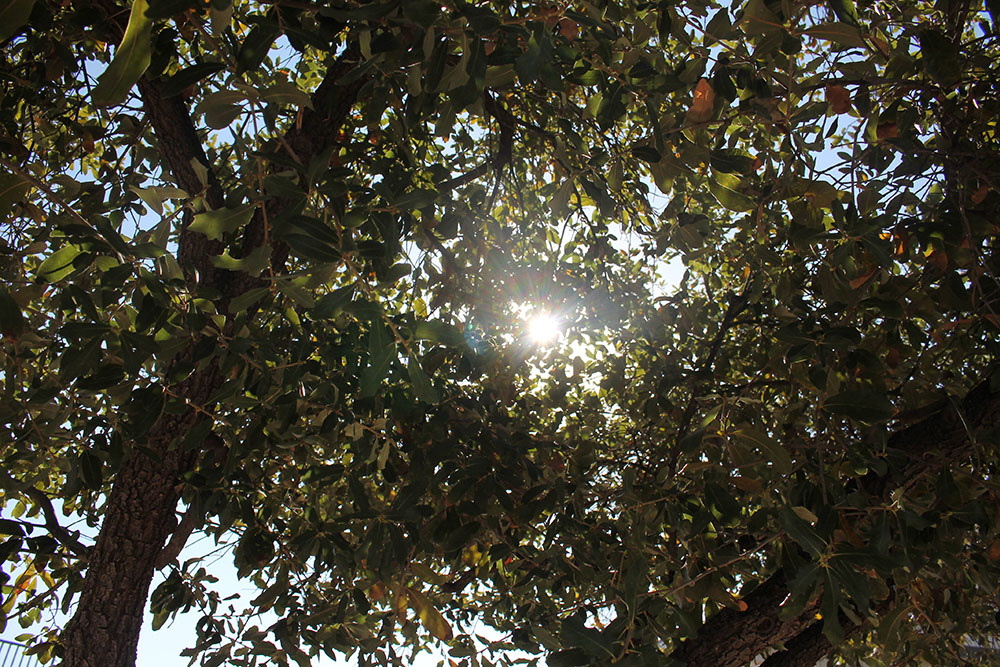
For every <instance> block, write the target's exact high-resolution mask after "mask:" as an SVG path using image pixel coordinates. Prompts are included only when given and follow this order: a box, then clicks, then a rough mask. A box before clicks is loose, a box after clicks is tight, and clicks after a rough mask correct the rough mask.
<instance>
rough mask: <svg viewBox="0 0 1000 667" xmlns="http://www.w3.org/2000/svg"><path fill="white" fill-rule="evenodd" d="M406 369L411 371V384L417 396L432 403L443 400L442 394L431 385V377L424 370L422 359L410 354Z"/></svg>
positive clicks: (408, 371)
mask: <svg viewBox="0 0 1000 667" xmlns="http://www.w3.org/2000/svg"><path fill="white" fill-rule="evenodd" d="M406 371H407V373H409V376H410V385H411V386H412V387H413V393H414V394H416V396H417V398H419V399H420V400H421V401H424V402H425V403H430V404H431V405H434V404H436V403H440V402H441V395H440V394H439V393H438V391H437V389H435V388H434V387H433V385H431V380H430V378H429V377H427V373H425V372H424V369H423V368H422V367H421V366H420V361H419V360H418V359H417V358H416V357H414V356H412V355H411V356H410V361H409V363H408V364H407V366H406Z"/></svg>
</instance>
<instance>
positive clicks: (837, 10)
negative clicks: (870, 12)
mask: <svg viewBox="0 0 1000 667" xmlns="http://www.w3.org/2000/svg"><path fill="white" fill-rule="evenodd" d="M830 9H832V10H833V13H834V15H835V16H836V17H837V18H838V19H839V20H840V21H842V22H843V23H846V24H847V25H851V26H854V27H855V28H860V27H861V24H860V23H858V9H857V7H855V6H854V0H830Z"/></svg>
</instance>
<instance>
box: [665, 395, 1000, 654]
mask: <svg viewBox="0 0 1000 667" xmlns="http://www.w3.org/2000/svg"><path fill="white" fill-rule="evenodd" d="M997 428H1000V387H994V386H993V382H992V381H991V379H990V378H989V377H988V378H987V379H986V380H983V381H981V382H980V383H979V384H978V385H976V386H975V388H973V389H972V390H971V391H970V392H969V393H968V394H967V395H966V396H965V398H964V399H963V400H962V401H961V403H960V404H958V405H955V404H953V405H952V409H950V410H948V409H946V410H944V411H942V412H941V413H939V414H935V415H932V416H930V417H928V418H926V419H924V420H922V421H920V422H917V423H915V424H912V425H910V426H908V427H906V428H904V429H902V430H899V431H896V432H895V433H893V434H892V436H890V437H889V441H888V446H889V447H890V448H892V449H895V450H898V451H902V452H906V453H907V454H908V456H909V459H910V462H909V464H908V465H907V466H906V468H905V469H904V470H905V472H904V475H903V479H902V483H903V484H906V483H909V482H912V481H913V480H915V479H917V478H918V477H920V476H924V475H927V474H928V473H929V472H932V471H934V470H937V469H939V468H940V467H941V466H946V465H953V464H954V462H955V461H956V460H961V459H963V458H965V457H968V456H969V455H970V454H972V453H973V452H974V448H975V443H976V440H975V438H976V433H977V432H979V431H988V430H993V429H997ZM861 487H862V489H863V490H864V491H866V492H868V493H870V494H872V495H876V496H881V497H886V496H887V495H888V493H889V491H890V488H889V481H888V480H886V479H884V478H880V477H878V476H876V475H875V474H874V473H869V474H868V475H866V476H865V477H863V478H862V479H861ZM787 594H788V588H787V586H786V584H785V577H784V574H783V573H782V572H781V571H780V570H779V571H778V572H777V573H775V574H774V575H773V576H772V577H771V578H770V579H768V580H767V581H765V582H764V583H762V584H761V585H760V586H758V587H757V589H755V590H754V591H753V592H752V593H751V594H750V595H748V596H746V597H745V598H744V601H745V602H746V603H747V605H748V608H747V611H745V612H743V613H739V612H735V611H733V610H732V609H724V610H722V611H720V612H719V613H717V614H715V615H714V616H712V617H711V618H709V619H708V621H707V622H706V623H705V624H704V625H703V626H702V627H701V629H700V630H699V631H698V634H697V636H696V637H694V638H692V639H689V640H687V641H686V642H684V643H683V644H682V645H681V647H680V648H678V649H677V650H676V651H674V653H673V655H672V657H675V658H677V659H679V660H684V661H686V662H687V663H688V664H690V665H738V664H747V663H749V662H751V661H752V660H754V659H756V658H758V657H759V656H761V655H764V654H765V653H767V651H768V650H769V649H771V648H773V647H774V646H778V645H781V644H785V645H786V646H798V647H801V648H800V651H801V652H802V654H803V658H802V660H803V662H788V663H781V662H779V661H780V660H795V659H796V658H795V657H794V656H788V657H785V658H779V657H775V658H774V660H775V661H776V662H775V663H773V664H789V665H800V664H801V665H805V664H815V662H812V663H807V661H808V660H809V659H811V657H812V655H813V654H814V652H816V651H819V650H820V649H821V646H822V642H821V641H820V640H818V639H815V638H812V635H811V633H812V630H811V629H810V628H811V627H812V626H813V625H814V624H813V622H812V621H813V616H814V614H815V612H816V609H817V608H818V605H819V601H818V600H817V601H815V602H814V603H811V604H810V605H808V606H807V607H806V609H805V610H803V612H802V613H801V614H799V615H798V616H797V617H795V618H794V619H790V620H786V621H782V620H780V619H778V617H777V615H778V608H779V607H780V605H781V603H782V601H783V600H784V599H785V597H787ZM876 613H878V610H876ZM864 627H866V625H865V624H863V625H861V626H856V630H863V629H864ZM806 631H808V632H809V633H810V634H807V635H805V636H803V637H802V638H801V639H798V637H799V636H800V635H801V634H802V633H803V632H806ZM821 634H822V633H821ZM824 639H825V637H824ZM833 648H835V647H833V646H829V648H828V649H827V650H826V652H827V653H829V651H830V650H832V649H833ZM767 664H769V665H770V664H772V663H767Z"/></svg>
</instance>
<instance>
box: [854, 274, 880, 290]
mask: <svg viewBox="0 0 1000 667" xmlns="http://www.w3.org/2000/svg"><path fill="white" fill-rule="evenodd" d="M876 271H878V269H872V270H871V271H869V272H868V273H866V274H864V275H863V276H858V277H857V278H855V279H854V280H852V281H851V289H858V288H859V287H861V286H862V285H864V284H865V283H866V282H868V280H869V279H871V277H872V276H873V275H875V272H876Z"/></svg>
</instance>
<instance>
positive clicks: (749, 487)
mask: <svg viewBox="0 0 1000 667" xmlns="http://www.w3.org/2000/svg"><path fill="white" fill-rule="evenodd" d="M732 481H733V484H734V485H735V486H736V488H738V489H739V490H740V491H748V492H752V491H759V490H760V489H761V487H762V486H764V483H763V482H761V481H760V480H759V479H754V478H753V477H733V478H732Z"/></svg>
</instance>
